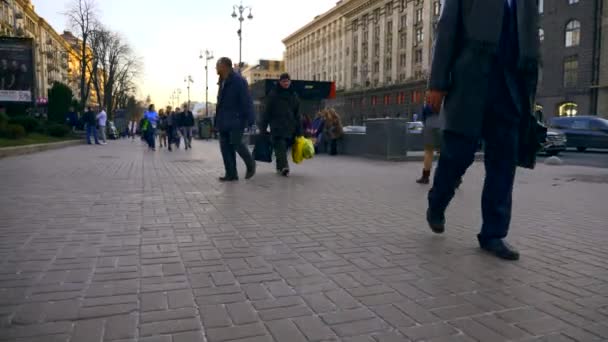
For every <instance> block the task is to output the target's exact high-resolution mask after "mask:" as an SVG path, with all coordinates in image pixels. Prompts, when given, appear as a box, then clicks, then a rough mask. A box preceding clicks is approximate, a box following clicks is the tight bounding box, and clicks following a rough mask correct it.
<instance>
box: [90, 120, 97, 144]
mask: <svg viewBox="0 0 608 342" xmlns="http://www.w3.org/2000/svg"><path fill="white" fill-rule="evenodd" d="M91 136H93V137H94V138H95V143H96V144H99V139H98V138H97V127H95V125H90V124H87V144H91Z"/></svg>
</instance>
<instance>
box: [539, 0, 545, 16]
mask: <svg viewBox="0 0 608 342" xmlns="http://www.w3.org/2000/svg"><path fill="white" fill-rule="evenodd" d="M537 4H538V13H540V14H543V12H544V11H545V1H544V0H537Z"/></svg>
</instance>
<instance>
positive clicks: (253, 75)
mask: <svg viewBox="0 0 608 342" xmlns="http://www.w3.org/2000/svg"><path fill="white" fill-rule="evenodd" d="M284 72H285V62H283V61H275V60H267V59H260V61H259V63H258V64H255V65H246V66H245V67H244V68H243V71H242V72H241V75H242V76H243V77H244V78H245V79H246V80H247V83H249V84H254V83H256V82H257V81H260V80H263V79H267V78H279V76H281V74H282V73H284Z"/></svg>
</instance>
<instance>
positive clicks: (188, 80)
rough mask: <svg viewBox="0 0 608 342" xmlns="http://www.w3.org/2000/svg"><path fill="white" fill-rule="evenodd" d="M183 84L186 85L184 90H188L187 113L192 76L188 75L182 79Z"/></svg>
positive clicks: (192, 81)
mask: <svg viewBox="0 0 608 342" xmlns="http://www.w3.org/2000/svg"><path fill="white" fill-rule="evenodd" d="M184 82H185V83H186V88H188V111H190V84H192V83H194V80H193V79H192V76H190V75H188V76H186V77H185V78H184Z"/></svg>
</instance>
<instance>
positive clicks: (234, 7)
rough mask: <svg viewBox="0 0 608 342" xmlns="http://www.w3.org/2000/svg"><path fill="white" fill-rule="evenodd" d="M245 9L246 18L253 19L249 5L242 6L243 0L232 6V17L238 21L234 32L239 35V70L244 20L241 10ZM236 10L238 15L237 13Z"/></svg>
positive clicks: (241, 61) (241, 63)
mask: <svg viewBox="0 0 608 342" xmlns="http://www.w3.org/2000/svg"><path fill="white" fill-rule="evenodd" d="M245 10H249V15H248V16H247V19H249V20H251V19H253V15H251V10H252V8H251V6H243V2H242V1H241V4H240V5H238V6H237V5H234V6H232V17H233V18H234V19H237V20H238V21H239V30H238V31H237V32H236V33H237V34H238V35H239V71H240V69H241V68H242V67H243V59H242V51H243V21H245V17H243V12H245ZM237 11H238V13H239V14H238V15H237Z"/></svg>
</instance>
